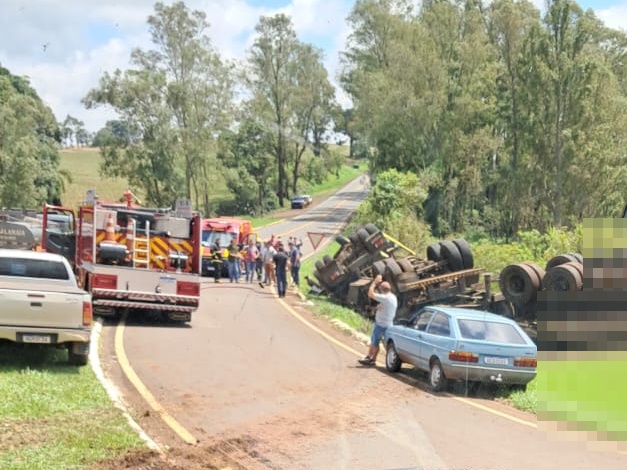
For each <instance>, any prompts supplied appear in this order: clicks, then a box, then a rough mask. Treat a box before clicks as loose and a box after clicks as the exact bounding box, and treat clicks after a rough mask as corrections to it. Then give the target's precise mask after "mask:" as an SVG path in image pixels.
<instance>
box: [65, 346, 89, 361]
mask: <svg viewBox="0 0 627 470" xmlns="http://www.w3.org/2000/svg"><path fill="white" fill-rule="evenodd" d="M67 353H68V357H67V359H68V364H70V365H71V366H85V365H87V362H88V361H89V343H70V344H69V345H68V348H67Z"/></svg>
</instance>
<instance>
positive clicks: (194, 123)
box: [83, 2, 343, 214]
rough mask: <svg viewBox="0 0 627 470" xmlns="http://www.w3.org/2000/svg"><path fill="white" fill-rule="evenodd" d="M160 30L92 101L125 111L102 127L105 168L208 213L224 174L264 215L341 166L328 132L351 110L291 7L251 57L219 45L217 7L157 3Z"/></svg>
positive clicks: (146, 191) (154, 28)
mask: <svg viewBox="0 0 627 470" xmlns="http://www.w3.org/2000/svg"><path fill="white" fill-rule="evenodd" d="M148 28H149V31H150V35H151V38H152V46H153V47H152V49H150V50H141V49H136V50H134V51H133V52H132V55H131V63H132V68H130V69H128V70H124V71H122V70H116V71H115V72H113V73H105V74H104V75H103V76H102V77H101V79H100V83H99V85H98V86H97V87H96V88H94V89H92V90H91V91H90V92H89V94H88V95H87V96H86V97H85V98H84V100H83V102H84V104H85V105H86V106H87V107H88V108H94V107H96V106H102V105H105V106H109V107H112V108H113V109H114V110H115V111H116V112H117V113H118V115H119V116H120V119H119V120H117V121H110V122H109V123H107V126H106V127H105V129H103V130H101V131H100V132H98V134H97V138H98V142H99V144H100V147H101V150H102V154H103V156H104V159H103V165H102V172H103V174H104V175H106V176H117V177H124V178H128V180H129V183H130V184H131V185H132V186H133V187H134V188H139V189H140V190H141V192H142V193H143V195H144V196H145V199H146V200H148V201H150V202H152V203H155V204H159V205H166V204H170V203H171V202H172V201H173V200H174V199H175V198H177V197H187V198H190V199H192V200H193V201H194V202H195V205H196V206H197V207H199V208H201V209H202V210H203V212H204V213H205V214H211V213H212V212H214V211H215V209H216V205H215V201H212V200H211V199H210V195H211V194H212V189H213V188H215V187H216V186H217V185H218V182H219V181H218V180H223V181H226V185H227V187H228V188H229V190H230V191H231V193H232V194H234V195H235V199H236V202H237V204H238V205H239V207H238V208H236V209H239V210H240V211H241V212H244V211H246V212H251V211H253V210H254V211H255V212H257V213H259V212H263V211H264V210H268V209H272V208H274V207H277V206H283V205H284V204H285V201H286V200H287V199H288V198H289V197H290V196H291V195H293V194H294V193H295V192H297V191H299V190H303V189H306V184H316V183H319V182H321V181H323V180H324V179H325V178H326V176H327V175H328V174H329V173H331V172H336V171H337V170H338V169H339V167H340V166H341V164H342V163H343V162H342V159H341V158H340V157H339V156H338V155H336V154H334V153H333V152H330V151H329V149H328V145H327V144H326V141H327V139H325V134H327V132H329V130H331V129H333V127H334V126H336V125H341V121H342V119H343V115H342V112H341V109H340V108H339V107H338V105H337V104H336V102H335V90H334V87H333V86H332V85H331V83H330V81H329V78H328V74H327V71H326V69H325V68H324V66H323V63H322V60H323V56H322V52H321V51H320V50H318V49H316V48H315V47H313V46H311V45H310V44H306V43H303V42H301V41H300V40H299V39H298V38H297V37H296V33H295V31H294V28H293V25H292V23H291V20H290V19H289V18H288V17H287V16H285V15H283V14H278V15H275V16H271V17H261V18H260V20H259V23H258V24H257V26H256V28H255V32H256V35H255V39H254V42H253V44H252V46H251V47H250V48H249V50H248V51H247V54H246V59H245V61H243V62H242V63H239V64H236V63H233V62H230V61H228V60H226V59H225V58H223V57H221V55H220V54H219V53H218V52H217V51H216V50H215V49H214V47H213V44H212V42H211V40H210V38H209V36H208V30H209V28H210V24H209V23H208V21H207V18H206V15H205V13H203V12H201V11H196V10H193V11H192V10H190V9H188V8H187V6H186V5H185V4H184V3H182V2H178V3H174V4H172V5H169V6H166V5H164V4H163V3H157V4H156V5H155V7H154V14H153V15H151V16H150V17H149V18H148ZM306 150H309V151H308V152H306ZM301 179H306V182H303V181H301Z"/></svg>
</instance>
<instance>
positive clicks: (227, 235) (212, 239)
mask: <svg viewBox="0 0 627 470" xmlns="http://www.w3.org/2000/svg"><path fill="white" fill-rule="evenodd" d="M233 238H237V233H234V232H214V231H213V230H203V232H202V244H203V245H204V246H212V245H215V243H216V240H219V241H220V246H221V247H225V246H229V245H230V244H231V240H232V239H233Z"/></svg>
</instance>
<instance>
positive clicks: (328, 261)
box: [322, 255, 333, 264]
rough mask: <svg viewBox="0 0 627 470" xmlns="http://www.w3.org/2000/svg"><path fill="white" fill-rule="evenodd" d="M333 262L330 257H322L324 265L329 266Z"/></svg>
mask: <svg viewBox="0 0 627 470" xmlns="http://www.w3.org/2000/svg"><path fill="white" fill-rule="evenodd" d="M331 261H333V258H331V257H330V256H329V255H324V256H323V257H322V262H323V263H324V264H329V263H330V262H331Z"/></svg>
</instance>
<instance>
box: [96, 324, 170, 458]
mask: <svg viewBox="0 0 627 470" xmlns="http://www.w3.org/2000/svg"><path fill="white" fill-rule="evenodd" d="M101 331H102V320H101V319H100V318H98V319H97V320H96V321H95V322H94V325H93V328H92V331H91V345H90V350H89V362H90V364H91V369H92V370H93V371H94V374H95V375H96V377H97V378H98V380H99V381H100V384H101V385H102V387H103V388H104V389H105V390H106V392H107V394H108V395H109V399H110V400H111V402H112V403H113V405H114V406H115V407H116V408H118V409H119V410H120V411H121V412H122V415H123V416H124V417H125V418H126V420H127V421H128V424H129V425H130V426H131V428H132V429H133V430H134V431H135V432H137V435H138V436H139V438H140V439H141V440H142V441H144V443H145V444H146V445H147V446H148V448H149V449H151V450H154V451H156V452H158V453H159V454H160V455H161V456H165V453H164V451H163V449H161V447H160V446H159V445H158V444H157V443H156V442H155V441H153V440H152V439H151V438H150V436H148V434H146V432H145V431H144V429H143V428H142V427H141V426H140V425H139V423H137V421H135V420H134V419H133V417H132V416H131V415H130V413H129V412H128V409H127V408H126V405H125V404H124V402H123V401H122V398H121V395H120V392H119V390H118V388H117V387H116V386H115V385H114V384H113V383H112V382H111V381H109V379H107V377H106V376H105V374H104V372H103V370H102V365H101V363H100V356H99V346H100V333H101Z"/></svg>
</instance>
